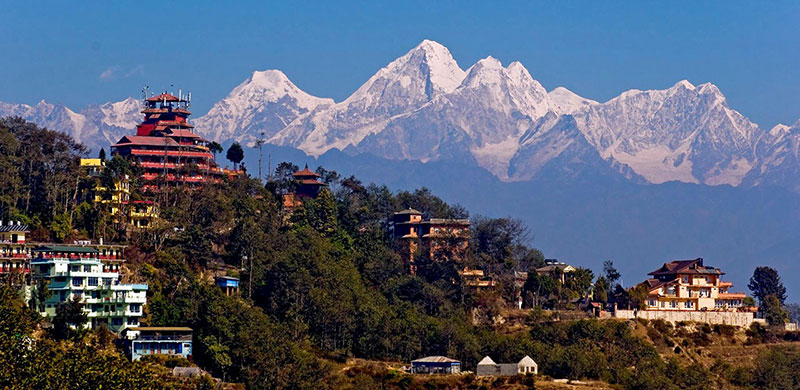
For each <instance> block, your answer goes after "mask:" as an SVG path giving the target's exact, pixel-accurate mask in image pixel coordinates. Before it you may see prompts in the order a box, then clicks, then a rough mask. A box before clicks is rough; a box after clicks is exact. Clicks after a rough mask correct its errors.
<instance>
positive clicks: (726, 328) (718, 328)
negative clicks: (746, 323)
mask: <svg viewBox="0 0 800 390" xmlns="http://www.w3.org/2000/svg"><path fill="white" fill-rule="evenodd" d="M714 332H716V333H717V334H718V335H721V336H726V337H733V336H734V335H735V334H736V327H735V326H733V325H726V324H717V325H714Z"/></svg>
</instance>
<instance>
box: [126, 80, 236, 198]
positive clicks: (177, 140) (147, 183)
mask: <svg viewBox="0 0 800 390" xmlns="http://www.w3.org/2000/svg"><path fill="white" fill-rule="evenodd" d="M179 95H180V96H178V97H175V96H173V95H171V94H168V93H166V92H165V93H162V94H160V95H158V96H153V97H149V98H146V99H145V102H144V110H142V113H143V114H144V115H145V116H144V121H143V122H142V123H141V124H139V125H138V126H137V127H136V135H126V136H124V137H122V138H121V139H120V140H119V142H117V143H116V144H114V145H112V146H111V153H112V154H115V155H120V156H124V157H127V158H130V159H131V161H132V162H133V164H135V165H136V166H138V167H139V168H141V170H142V172H143V174H142V176H141V179H142V180H143V182H144V183H143V188H144V189H145V190H154V189H157V188H159V187H160V186H163V185H170V184H172V185H174V184H178V183H180V184H187V185H191V184H197V183H205V182H208V181H215V180H219V179H220V178H221V177H222V175H225V174H229V175H232V174H236V172H235V171H225V170H223V169H221V168H220V167H219V166H218V165H217V163H216V161H215V159H214V154H213V153H211V151H210V150H209V148H208V146H207V144H208V141H206V140H204V139H203V138H201V137H200V136H199V135H197V134H195V133H193V132H192V129H193V128H194V126H192V125H191V124H189V122H188V121H187V118H188V117H189V115H191V112H190V111H189V107H190V97H184V96H182V94H180V93H179Z"/></svg>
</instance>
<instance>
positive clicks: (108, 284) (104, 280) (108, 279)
mask: <svg viewBox="0 0 800 390" xmlns="http://www.w3.org/2000/svg"><path fill="white" fill-rule="evenodd" d="M112 280H113V279H111V278H103V286H110V285H111V281H112Z"/></svg>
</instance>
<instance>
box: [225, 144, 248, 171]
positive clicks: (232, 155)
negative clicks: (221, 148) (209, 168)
mask: <svg viewBox="0 0 800 390" xmlns="http://www.w3.org/2000/svg"><path fill="white" fill-rule="evenodd" d="M225 158H227V159H228V160H230V162H232V163H233V169H238V167H239V163H240V162H242V160H243V159H244V149H242V145H239V143H238V142H234V143H233V145H231V147H230V148H228V152H227V153H225Z"/></svg>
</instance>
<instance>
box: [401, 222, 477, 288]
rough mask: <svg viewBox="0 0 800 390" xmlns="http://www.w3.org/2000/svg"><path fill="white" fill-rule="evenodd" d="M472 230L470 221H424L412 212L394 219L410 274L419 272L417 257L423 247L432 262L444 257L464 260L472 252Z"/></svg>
mask: <svg viewBox="0 0 800 390" xmlns="http://www.w3.org/2000/svg"><path fill="white" fill-rule="evenodd" d="M469 227H470V222H469V220H468V219H445V218H429V219H423V218H422V213H421V212H420V211H417V210H414V209H412V208H409V209H406V210H402V211H398V212H396V213H394V215H393V216H392V230H393V235H394V237H395V238H396V239H398V240H402V241H403V242H404V244H405V245H404V249H403V251H404V252H405V253H404V255H405V257H407V259H408V263H409V271H410V272H411V273H414V272H415V270H416V266H415V265H414V257H415V254H416V252H417V250H418V249H419V248H421V247H422V248H425V249H426V251H427V254H428V257H429V258H431V259H436V258H437V257H438V258H440V257H444V256H448V257H451V258H454V259H457V260H458V259H463V258H464V257H465V256H466V253H467V249H469V236H470V231H469Z"/></svg>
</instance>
